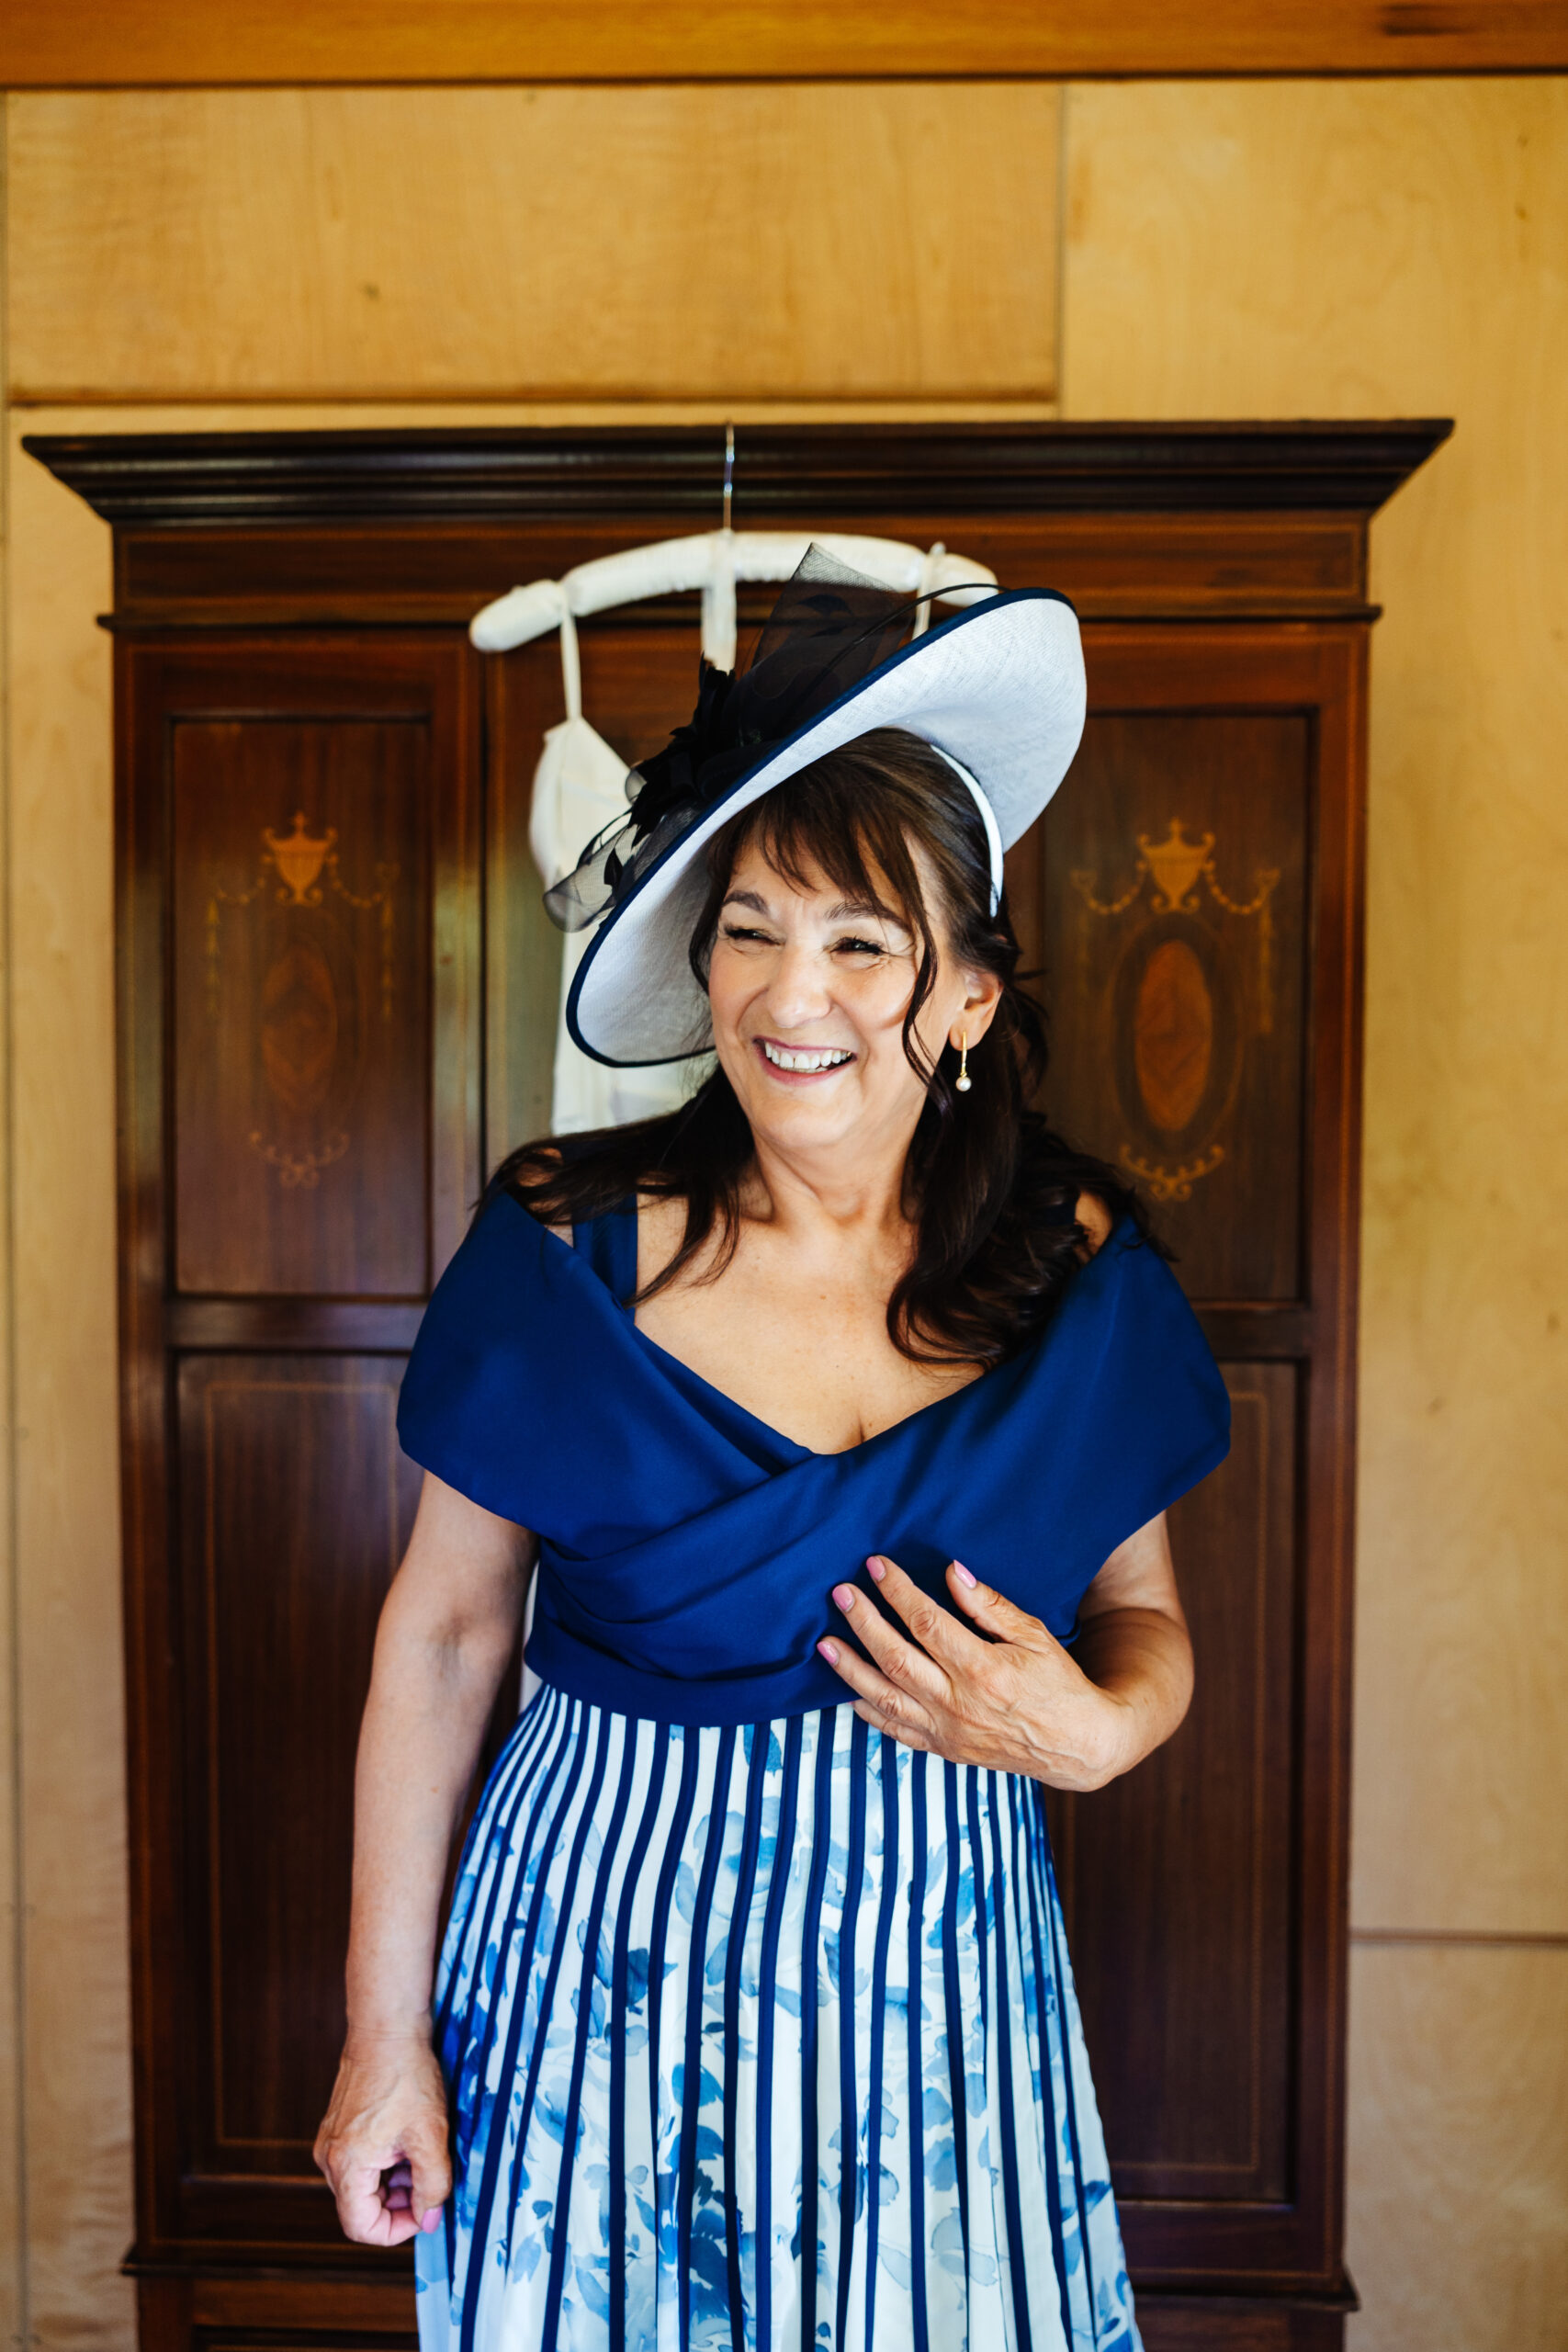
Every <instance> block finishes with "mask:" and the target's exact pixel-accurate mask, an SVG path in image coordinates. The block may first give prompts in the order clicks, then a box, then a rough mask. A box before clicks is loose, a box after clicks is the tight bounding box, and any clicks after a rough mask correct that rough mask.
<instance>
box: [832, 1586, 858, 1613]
mask: <svg viewBox="0 0 1568 2352" xmlns="http://www.w3.org/2000/svg"><path fill="white" fill-rule="evenodd" d="M833 1598H834V1600H836V1601H837V1602H838V1604H839V1606H840V1609H841V1610H842V1611H843V1612H844V1614H845V1616H846V1617H847V1616H848V1615H849V1613H850V1611H851V1610H852V1608H853V1607H854V1605H855V1597H854V1594H853V1592H852V1590H851V1589H850V1587H849V1586H848V1585H847V1584H836V1585H835V1586H834V1587H833Z"/></svg>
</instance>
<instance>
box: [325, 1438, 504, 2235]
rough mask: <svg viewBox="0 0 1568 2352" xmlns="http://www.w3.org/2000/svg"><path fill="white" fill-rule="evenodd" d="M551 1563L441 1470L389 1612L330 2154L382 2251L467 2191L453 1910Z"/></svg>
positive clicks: (329, 2170)
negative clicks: (449, 1911) (473, 1800)
mask: <svg viewBox="0 0 1568 2352" xmlns="http://www.w3.org/2000/svg"><path fill="white" fill-rule="evenodd" d="M533 1557H534V1539H533V1537H532V1536H531V1535H529V1534H528V1533H527V1532H526V1531H525V1529H523V1528H520V1527H514V1526H513V1524H512V1522H511V1521H510V1520H504V1519H497V1518H496V1517H495V1516H494V1514H493V1513H492V1512H491V1511H488V1510H480V1508H479V1505H478V1504H477V1503H471V1502H468V1500H467V1499H466V1498H464V1497H463V1496H462V1495H459V1494H457V1492H456V1491H455V1490H454V1489H453V1488H452V1487H447V1486H444V1485H443V1484H442V1482H441V1480H440V1479H439V1478H435V1477H432V1476H426V1478H425V1481H424V1487H423V1492H422V1494H421V1496H420V1503H419V1514H418V1517H417V1518H416V1519H415V1521H414V1529H413V1534H412V1538H411V1539H410V1543H409V1548H408V1552H407V1555H406V1556H405V1557H404V1560H403V1564H402V1566H401V1567H400V1569H399V1570H398V1573H397V1576H396V1577H394V1579H393V1582H392V1586H391V1589H390V1591H389V1593H388V1595H387V1599H386V1602H385V1604H384V1606H383V1608H382V1611H381V1622H380V1624H379V1626H378V1630H377V1634H376V1658H375V1665H374V1667H373V1668H372V1671H371V1677H370V1695H369V1698H368V1699H367V1702H366V1706H365V1720H364V1723H363V1724H362V1725H361V1728H360V1734H359V1759H358V1764H357V1766H356V1769H355V1784H354V1910H353V1921H352V1925H351V1928H350V1931H349V1946H348V2037H347V2040H346V2041H345V2043H344V2053H343V2060H342V2064H340V2066H339V2068H338V2077H337V2083H336V2086H335V2088H334V2089H333V2098H332V2105H331V2106H330V2107H329V2109H327V2113H326V2116H325V2119H324V2120H323V2121H322V2124H321V2131H320V2132H319V2133H318V2135H317V2139H316V2150H315V2154H316V2162H317V2164H318V2165H320V2167H321V2171H322V2172H323V2173H325V2175H326V2177H327V2179H328V2181H329V2182H330V2183H331V2186H332V2189H333V2195H334V2196H335V2197H336V2199H337V2207H338V2218H339V2219H340V2221H341V2222H342V2223H343V2226H344V2231H345V2232H346V2233H347V2234H348V2236H349V2237H351V2238H354V2239H356V2240H357V2241H358V2242H359V2243H360V2244H361V2245H400V2244H401V2242H402V2241H403V2239H405V2238H409V2237H412V2235H413V2234H414V2232H415V2230H416V2229H418V2228H422V2227H431V2228H434V2219H435V2216H436V2215H437V2214H438V2213H439V2211H440V2208H441V2206H442V2205H443V2204H444V2203H445V2202H446V2196H447V2193H448V2191H449V2189H450V2188H451V2168H450V2163H449V2159H448V2156H447V2137H446V2097H445V2093H444V2091H443V2087H442V2082H441V2075H440V2070H439V2068H438V2067H437V2065H436V2062H435V2055H434V2051H433V2050H432V2048H431V2042H430V1996H431V1984H432V1979H433V1976H434V1965H435V1936H436V1928H437V1924H438V1921H437V1914H438V1912H439V1909H440V1904H441V1889H442V1885H443V1883H444V1882H445V1879H446V1864H447V1860H448V1858H449V1856H450V1853H451V1849H452V1838H453V1836H454V1833H455V1831H456V1829H457V1823H458V1821H459V1819H460V1818H461V1815H462V1810H463V1805H464V1803H465V1800H466V1798H467V1796H468V1790H469V1787H470V1786H471V1784H472V1781H473V1776H474V1768H475V1765H476V1763H477V1762H478V1760H479V1743H480V1741H481V1740H482V1738H483V1736H484V1728H485V1724H486V1723H487V1722H488V1721H489V1718H490V1712H491V1707H492V1705H493V1704H494V1702H495V1694H496V1691H497V1690H498V1689H499V1687H500V1683H501V1678H502V1674H503V1673H504V1672H505V1670H506V1665H507V1660H508V1659H509V1658H510V1657H511V1656H512V1651H513V1644H514V1643H515V1641H516V1638H517V1627H518V1624H519V1623H520V1621H521V1618H522V1613H523V1601H524V1596H525V1591H526V1588H527V1577H528V1571H529V1569H530V1567H531V1566H532V1564H533Z"/></svg>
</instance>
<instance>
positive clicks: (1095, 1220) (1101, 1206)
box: [1073, 1193, 1116, 1259]
mask: <svg viewBox="0 0 1568 2352" xmlns="http://www.w3.org/2000/svg"><path fill="white" fill-rule="evenodd" d="M1073 1216H1074V1220H1075V1222H1076V1223H1077V1226H1078V1227H1079V1230H1080V1231H1081V1232H1082V1234H1083V1244H1082V1247H1083V1254H1084V1256H1085V1258H1086V1259H1089V1258H1092V1257H1094V1256H1095V1254H1096V1252H1097V1251H1098V1250H1100V1248H1101V1247H1102V1246H1103V1245H1104V1244H1105V1243H1106V1242H1107V1241H1109V1240H1110V1238H1111V1232H1112V1230H1113V1228H1114V1227H1115V1222H1116V1220H1115V1218H1114V1217H1113V1216H1111V1211H1110V1210H1109V1209H1108V1208H1107V1207H1106V1205H1105V1203H1104V1202H1103V1201H1102V1200H1101V1199H1100V1194H1099V1193H1079V1194H1078V1196H1077V1201H1076V1202H1075V1204H1074V1206H1073Z"/></svg>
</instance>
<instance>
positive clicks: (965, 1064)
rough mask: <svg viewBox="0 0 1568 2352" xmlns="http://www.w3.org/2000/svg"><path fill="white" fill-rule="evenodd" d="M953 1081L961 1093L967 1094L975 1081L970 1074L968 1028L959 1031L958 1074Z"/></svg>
mask: <svg viewBox="0 0 1568 2352" xmlns="http://www.w3.org/2000/svg"><path fill="white" fill-rule="evenodd" d="M974 1083H975V1081H974V1080H973V1079H972V1078H971V1077H970V1075H969V1032H968V1031H967V1030H966V1029H961V1030H960V1031H959V1033H958V1076H957V1077H956V1078H955V1079H954V1080H953V1085H954V1086H955V1087H956V1088H957V1090H958V1091H959V1093H960V1094H967V1093H968V1091H969V1089H970V1088H971V1087H972V1086H973V1085H974Z"/></svg>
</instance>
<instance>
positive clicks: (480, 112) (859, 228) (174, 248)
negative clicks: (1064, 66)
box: [11, 83, 1059, 406]
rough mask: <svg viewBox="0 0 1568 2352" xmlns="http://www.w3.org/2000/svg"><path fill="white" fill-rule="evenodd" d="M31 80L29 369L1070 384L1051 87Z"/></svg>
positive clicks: (24, 337)
mask: <svg viewBox="0 0 1568 2352" xmlns="http://www.w3.org/2000/svg"><path fill="white" fill-rule="evenodd" d="M12 103H13V115H12V132H11V179H12V197H11V203H12V220H13V232H12V233H13V251H14V259H13V262H12V271H13V276H12V295H11V302H12V330H11V333H12V352H11V380H12V384H13V386H14V388H15V392H16V396H17V398H18V399H25V400H52V401H60V400H76V399H92V400H102V399H107V400H156V399H170V398H173V399H180V400H213V399H235V398H239V399H243V400H247V401H252V400H260V401H265V400H278V399H288V400H301V399H303V400H311V399H317V400H343V399H349V398H358V399H377V398H380V399H396V400H406V399H411V398H429V397H432V396H435V397H444V398H446V399H454V398H457V399H460V398H465V397H467V398H476V397H477V398H479V399H497V398H501V399H516V398H527V399H530V400H540V399H566V400H570V399H574V398H575V399H583V398H588V399H592V400H605V399H610V400H624V401H649V400H675V401H683V400H715V401H723V402H728V403H734V402H736V401H780V400H807V401H820V400H825V399H826V400H838V401H877V402H887V401H898V402H902V401H911V400H914V401H923V400H926V401H963V402H964V403H965V404H966V405H969V404H972V403H974V402H976V401H980V402H989V401H1006V402H1015V401H1017V402H1023V403H1026V404H1033V405H1035V406H1038V405H1039V404H1040V403H1042V402H1048V401H1050V400H1051V399H1052V398H1053V396H1054V394H1055V316H1056V311H1055V280H1056V235H1055V209H1056V186H1057V171H1056V122H1057V116H1058V112H1059V98H1058V95H1057V93H1056V92H1055V90H1053V89H1050V88H1045V87H1041V86H1038V85H1031V84H1027V83H1015V84H986V83H977V84H973V85H936V86H932V85H919V84H913V85H908V84H905V85H897V84H893V85H858V86H853V87H835V86H833V85H814V86H810V87H797V88H792V87H790V86H788V85H784V86H783V87H780V86H773V87H769V88H765V89H764V88H744V87H742V88H705V89H692V88H680V87H675V88H671V87H662V88H644V89H636V88H609V89H603V88H601V89H578V90H573V89H545V90H505V89H501V90H425V91H421V90H302V91H288V90H273V91H233V90H220V91H201V92H186V93H173V94H171V93H114V92H109V93H104V92H86V93H79V94H69V95H58V96H39V97H28V98H18V99H15V100H13V102H12Z"/></svg>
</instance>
